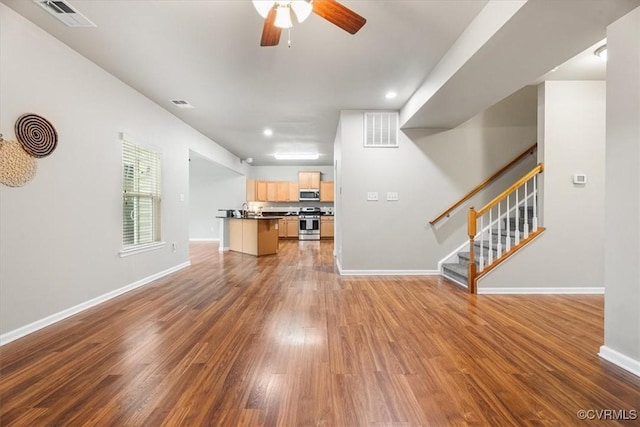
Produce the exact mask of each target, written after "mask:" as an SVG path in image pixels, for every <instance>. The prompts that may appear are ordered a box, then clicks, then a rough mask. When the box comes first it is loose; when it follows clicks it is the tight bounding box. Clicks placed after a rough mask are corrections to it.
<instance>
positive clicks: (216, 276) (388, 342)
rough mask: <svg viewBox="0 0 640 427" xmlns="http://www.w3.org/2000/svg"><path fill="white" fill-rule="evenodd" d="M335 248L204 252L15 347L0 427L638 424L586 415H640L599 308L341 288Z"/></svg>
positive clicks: (2, 394) (381, 287) (415, 286)
mask: <svg viewBox="0 0 640 427" xmlns="http://www.w3.org/2000/svg"><path fill="white" fill-rule="evenodd" d="M332 250H333V245H332V242H297V241H292V242H285V243H284V244H283V245H282V247H281V252H280V253H279V254H278V255H277V256H268V257H262V258H255V257H252V256H250V255H242V254H237V253H219V252H218V251H217V246H216V244H214V243H196V244H192V259H191V261H192V266H191V267H189V268H187V269H184V270H182V271H180V272H177V273H175V274H173V275H171V276H168V277H166V278H163V279H161V280H158V281H156V282H154V283H152V284H149V285H147V286H145V287H143V288H139V289H137V290H134V291H131V292H129V293H127V294H125V295H122V296H120V297H118V298H115V299H113V300H111V301H108V302H106V303H103V304H101V305H100V306H98V307H94V308H92V309H89V310H86V311H84V312H82V313H80V314H78V315H76V316H73V317H71V318H69V319H67V320H64V321H61V322H58V323H57V324H55V325H53V326H50V327H48V328H46V329H43V330H41V331H38V332H36V333H33V334H31V335H29V336H27V337H25V338H22V339H20V340H17V341H14V342H12V343H10V344H7V345H5V346H3V347H2V348H1V349H0V369H1V371H0V425H2V426H30V427H31V426H154V427H155V426H162V425H166V426H203V425H214V426H236V425H247V426H262V425H265V426H345V427H350V426H370V425H385V426H386V425H394V426H396V425H397V426H418V425H424V426H511V425H513V426H527V425H553V426H571V425H607V426H611V425H617V424H621V425H639V424H640V421H638V420H629V421H626V422H617V421H598V420H594V421H589V422H584V421H581V420H579V418H578V415H577V413H578V411H579V410H594V411H595V410H605V409H611V410H616V411H618V410H625V411H632V410H636V411H638V410H640V378H638V377H635V376H634V375H632V374H630V373H628V372H625V371H623V370H622V369H620V368H618V367H616V366H614V365H612V364H610V363H608V362H606V361H604V360H601V359H600V358H599V357H598V356H597V352H598V349H599V346H600V345H601V344H602V340H603V297H602V296H591V295H587V296H489V295H484V296H483V295H480V296H471V295H468V294H467V293H466V292H465V291H464V290H462V289H460V288H459V287H457V286H456V285H454V284H452V283H451V282H448V281H447V280H445V279H442V278H439V277H340V276H339V275H338V274H337V273H336V268H335V267H334V259H333V256H332ZM629 413H630V414H632V413H633V412H629ZM591 414H593V413H591Z"/></svg>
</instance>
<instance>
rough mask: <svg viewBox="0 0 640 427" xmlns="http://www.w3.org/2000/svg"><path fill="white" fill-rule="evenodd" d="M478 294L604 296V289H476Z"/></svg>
mask: <svg viewBox="0 0 640 427" xmlns="http://www.w3.org/2000/svg"><path fill="white" fill-rule="evenodd" d="M478 294H485V295H495V294H504V295H518V294H522V295H531V294H541V295H545V294H547V295H556V294H566V295H604V288H602V287H581V288H568V287H562V288H478Z"/></svg>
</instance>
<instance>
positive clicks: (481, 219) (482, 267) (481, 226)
mask: <svg viewBox="0 0 640 427" xmlns="http://www.w3.org/2000/svg"><path fill="white" fill-rule="evenodd" d="M482 270H484V215H483V216H481V217H480V264H479V265H478V273H479V272H481V271H482Z"/></svg>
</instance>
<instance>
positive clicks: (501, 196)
mask: <svg viewBox="0 0 640 427" xmlns="http://www.w3.org/2000/svg"><path fill="white" fill-rule="evenodd" d="M543 170H544V165H543V164H542V163H538V165H537V166H536V167H535V168H533V169H531V170H530V171H529V172H528V173H527V174H525V175H524V176H523V177H522V178H520V179H519V180H517V181H516V182H514V183H513V184H511V186H509V188H507V189H506V190H504V191H503V192H502V193H500V194H498V195H497V196H496V197H495V198H494V199H493V200H492V201H490V202H489V203H487V204H486V205H485V206H484V207H483V208H482V209H478V210H477V212H476V214H477V216H482V215H484V214H485V213H487V212H488V211H489V209H491V208H492V207H494V206H495V205H497V204H498V203H499V202H500V201H501V200H502V199H504V198H505V197H507V195H508V194H511V193H512V192H514V191H515V190H516V188H518V187H520V186H521V185H522V184H524V183H525V182H527V181H529V180H530V179H531V178H532V177H533V176H534V175H537V174H539V173H540V172H542V171H543Z"/></svg>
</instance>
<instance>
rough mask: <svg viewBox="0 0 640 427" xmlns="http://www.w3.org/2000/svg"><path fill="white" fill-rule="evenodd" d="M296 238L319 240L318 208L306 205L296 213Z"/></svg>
mask: <svg viewBox="0 0 640 427" xmlns="http://www.w3.org/2000/svg"><path fill="white" fill-rule="evenodd" d="M298 219H299V224H300V225H299V227H298V239H300V240H320V208H318V207H308V208H302V209H300V213H299V214H298Z"/></svg>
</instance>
